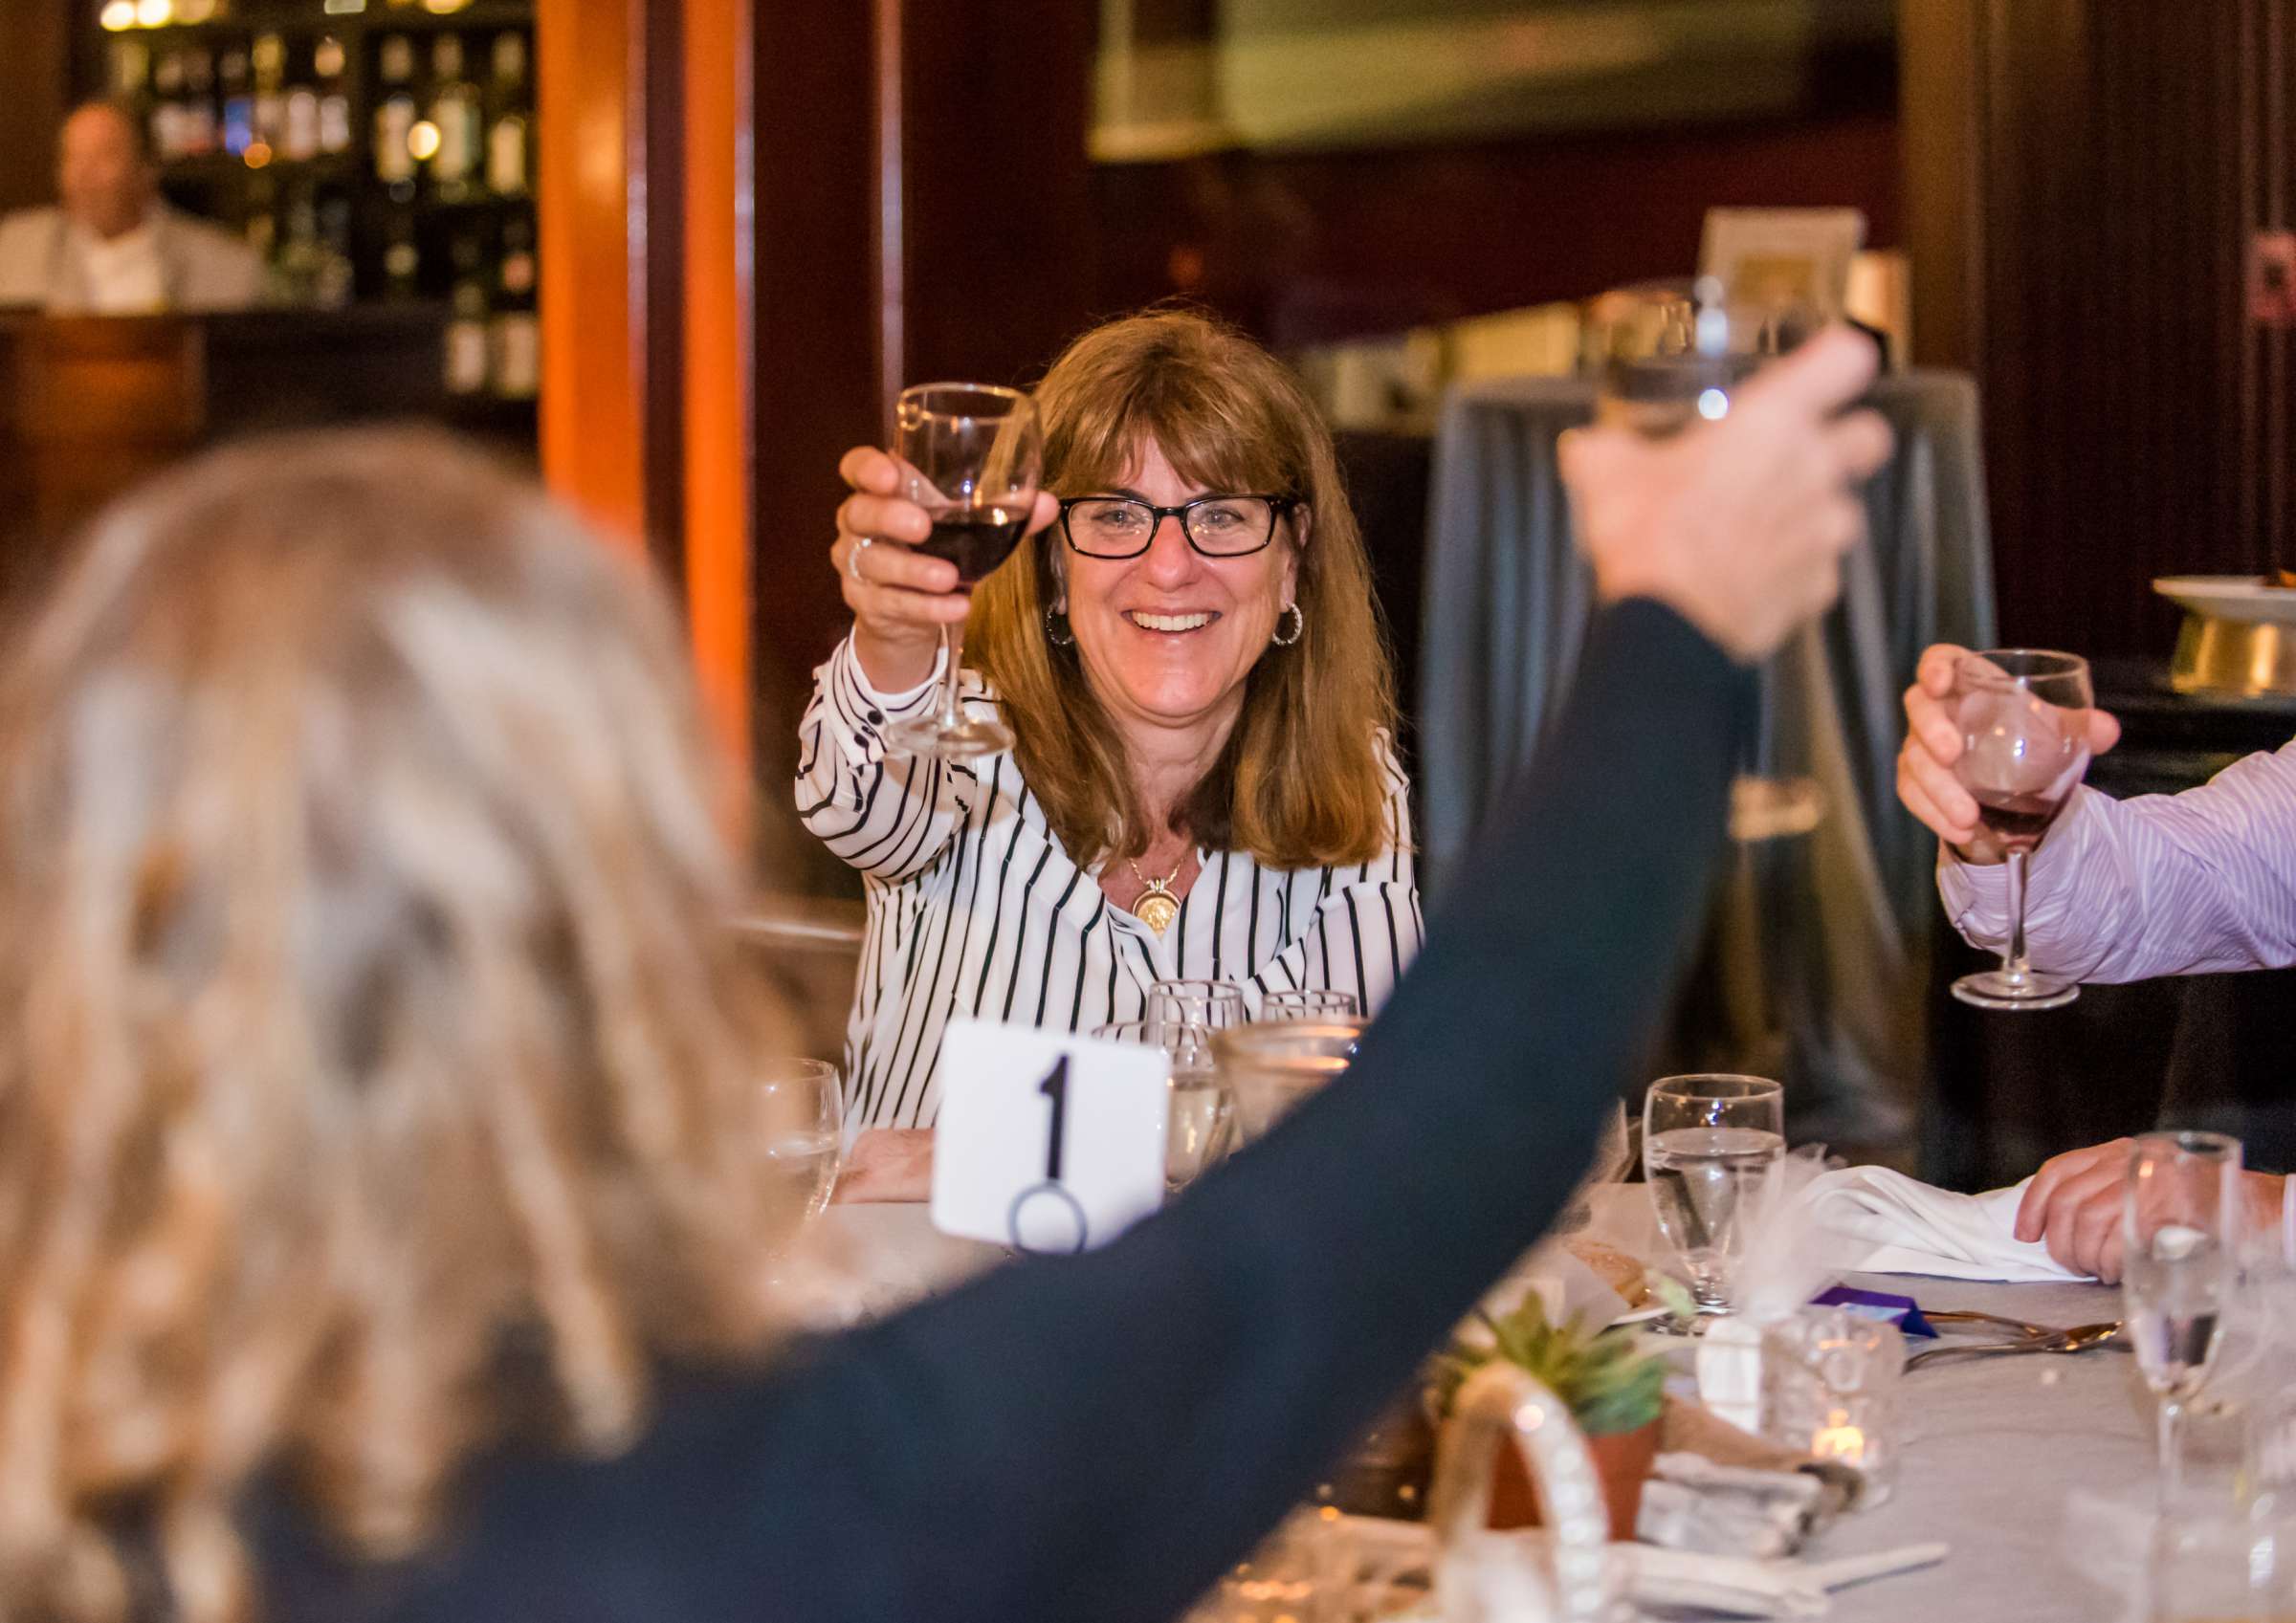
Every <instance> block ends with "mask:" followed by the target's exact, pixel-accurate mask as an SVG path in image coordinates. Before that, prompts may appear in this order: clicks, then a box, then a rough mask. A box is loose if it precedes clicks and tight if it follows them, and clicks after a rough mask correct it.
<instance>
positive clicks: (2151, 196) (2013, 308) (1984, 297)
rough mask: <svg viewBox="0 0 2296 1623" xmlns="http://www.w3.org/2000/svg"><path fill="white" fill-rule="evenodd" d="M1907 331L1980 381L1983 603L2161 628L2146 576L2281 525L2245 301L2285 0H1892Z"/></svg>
mask: <svg viewBox="0 0 2296 1623" xmlns="http://www.w3.org/2000/svg"><path fill="white" fill-rule="evenodd" d="M1904 21H1905V29H1906V34H1907V50H1906V56H1907V63H1908V75H1907V79H1906V85H1907V92H1908V98H1907V102H1906V108H1905V125H1906V143H1907V152H1908V158H1909V162H1910V164H1913V165H1914V173H1913V175H1912V178H1911V179H1910V182H1909V193H1910V197H1911V199H1912V204H1913V215H1912V220H1913V227H1912V234H1911V245H1912V249H1913V253H1914V276H1915V300H1916V303H1915V328H1914V333H1915V343H1916V347H1917V349H1919V350H1920V352H1921V353H1922V354H1923V355H1924V356H1925V358H1927V359H1930V360H1932V361H1936V362H1944V363H1948V364H1962V365H1969V366H1972V367H1974V368H1975V369H1976V371H1977V373H1978V375H1979V378H1980V379H1981V381H1982V383H1983V385H1984V389H1985V404H1986V414H1987V416H1986V452H1987V462H1988V476H1989V479H1990V481H1991V486H1992V493H1993V510H1994V519H1995V550H1996V560H1997V573H1998V581H1999V586H2000V594H2001V629H2002V634H2003V636H2004V637H2007V638H2009V639H2010V640H2012V641H2018V642H2033V643H2042V644H2050V645H2064V646H2068V647H2077V648H2081V649H2084V650H2086V651H2089V652H2092V653H2099V654H2132V655H2133V654H2148V653H2149V654H2154V655H2158V654H2163V653H2165V652H2166V651H2167V649H2168V647H2170V644H2171V640H2172V638H2173V636H2174V632H2175V613H2174V611H2173V610H2172V609H2171V608H2170V607H2169V606H2168V605H2167V604H2165V603H2162V602H2161V601H2160V600H2159V599H2157V598H2156V597H2154V596H2153V594H2152V592H2151V590H2150V587H2149V581H2151V580H2152V577H2154V576H2157V575H2163V574H2175V573H2192V572H2226V573H2247V572H2250V571H2261V570H2263V568H2265V567H2266V566H2267V565H2268V564H2270V563H2272V562H2273V561H2274V560H2275V559H2279V560H2281V561H2286V560H2287V559H2289V558H2291V557H2296V546H2291V545H2290V541H2289V537H2288V536H2287V527H2288V523H2289V520H2290V518H2291V517H2292V516H2296V515H2292V514H2291V512H2290V495H2291V492H2290V462H2291V459H2292V458H2296V425H2292V424H2291V421H2290V413H2289V409H2288V401H2287V389H2288V385H2289V382H2290V373H2289V362H2290V354H2289V347H2290V341H2291V340H2290V335H2289V334H2288V333H2287V332H2286V331H2285V330H2272V329H2267V328H2264V327H2261V326H2259V325H2258V324H2256V323H2255V322H2254V321H2252V320H2251V319H2250V317H2249V312H2248V300H2247V288H2246V274H2247V254H2248V247H2249V243H2250V241H2251V239H2252V237H2253V235H2254V233H2255V232H2256V231H2257V230H2261V229H2279V228H2285V227H2286V226H2288V225H2289V224H2290V223H2291V222H2290V219H2289V214H2288V204H2289V199H2288V174H2287V170H2288V146H2289V143H2290V141H2291V139H2296V126H2292V125H2291V123H2290V121H2289V118H2288V113H2289V108H2288V104H2287V86H2288V80H2289V77H2290V69H2291V66H2292V63H2291V53H2292V52H2296V28H2292V27H2291V23H2292V21H2296V0H2223V3H2222V4H2211V5H2202V6H2195V5H2191V4H2187V3H2185V0H2114V3H2113V4H2110V5H2099V4H2095V3H2093V0H1937V3H1935V4H1931V3H1927V0H1908V5H1907V7H1906V9H1905V12H1904Z"/></svg>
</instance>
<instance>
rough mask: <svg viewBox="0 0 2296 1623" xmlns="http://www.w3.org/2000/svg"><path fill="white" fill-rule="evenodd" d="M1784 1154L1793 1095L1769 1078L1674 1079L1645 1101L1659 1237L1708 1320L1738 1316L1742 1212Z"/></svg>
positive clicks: (1646, 1155) (1646, 1149)
mask: <svg viewBox="0 0 2296 1623" xmlns="http://www.w3.org/2000/svg"><path fill="white" fill-rule="evenodd" d="M1785 1152H1786V1114H1785V1092H1784V1089H1782V1088H1780V1087H1779V1086H1778V1085H1777V1083H1775V1082H1772V1081H1770V1080H1769V1079H1768V1078H1767V1077H1758V1076H1711V1075H1707V1076H1670V1077H1665V1078H1662V1079H1661V1080H1659V1081H1657V1082H1654V1083H1652V1084H1651V1085H1650V1091H1649V1093H1648V1094H1647V1095H1646V1096H1645V1099H1644V1101H1643V1175H1644V1176H1645V1178H1647V1179H1648V1180H1649V1183H1650V1205H1651V1208H1652V1209H1653V1210H1654V1211H1655V1212H1656V1213H1657V1215H1658V1228H1659V1232H1660V1233H1661V1234H1663V1235H1664V1236H1666V1239H1667V1243H1668V1244H1669V1245H1671V1246H1673V1248H1674V1250H1675V1253H1676V1255H1678V1256H1679V1257H1680V1258H1681V1259H1682V1262H1683V1266H1684V1268H1685V1269H1686V1270H1688V1272H1689V1276H1690V1282H1689V1283H1690V1294H1691V1295H1692V1296H1694V1297H1695V1298H1697V1302H1698V1309H1699V1311H1700V1312H1702V1313H1707V1314H1722V1313H1728V1312H1730V1311H1731V1310H1732V1306H1733V1304H1732V1301H1731V1278H1730V1271H1731V1266H1732V1264H1733V1262H1734V1261H1736V1260H1737V1251H1738V1240H1737V1217H1738V1205H1739V1202H1740V1200H1741V1198H1742V1197H1743V1196H1744V1195H1746V1194H1747V1192H1748V1191H1750V1190H1752V1189H1754V1188H1755V1187H1756V1186H1758V1185H1759V1184H1760V1183H1761V1181H1762V1178H1763V1176H1764V1175H1765V1174H1766V1173H1768V1172H1769V1170H1770V1168H1771V1167H1772V1166H1773V1165H1775V1164H1776V1163H1777V1161H1778V1159H1779V1158H1780V1157H1782V1156H1783V1155H1784V1154H1785Z"/></svg>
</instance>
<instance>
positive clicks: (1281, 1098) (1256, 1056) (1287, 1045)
mask: <svg viewBox="0 0 2296 1623" xmlns="http://www.w3.org/2000/svg"><path fill="white" fill-rule="evenodd" d="M1362 1036H1363V1021H1361V1020H1278V1021H1265V1020H1263V1021H1259V1022H1257V1023H1254V1024H1251V1025H1243V1026H1234V1027H1231V1028H1230V1029H1228V1030H1226V1031H1221V1032H1215V1033H1214V1034H1213V1036H1212V1051H1213V1053H1214V1055H1215V1056H1216V1058H1217V1060H1218V1062H1219V1066H1220V1080H1221V1082H1222V1083H1224V1084H1225V1086H1226V1087H1227V1090H1228V1092H1229V1093H1231V1094H1232V1095H1234V1097H1235V1101H1236V1123H1237V1128H1238V1133H1239V1137H1240V1138H1241V1139H1242V1141H1243V1142H1244V1143H1247V1144H1248V1143H1250V1142H1252V1141H1253V1140H1254V1139H1256V1138H1258V1137H1260V1136H1261V1135H1262V1134H1264V1133H1265V1132H1267V1131H1268V1130H1269V1128H1272V1127H1273V1126H1275V1124H1276V1123H1277V1122H1278V1121H1280V1120H1282V1119H1283V1117H1284V1115H1285V1113H1286V1112H1287V1111H1289V1110H1291V1108H1292V1107H1293V1106H1295V1105H1297V1104H1298V1103H1299V1102H1300V1101H1301V1100H1303V1099H1305V1098H1306V1097H1307V1096H1308V1095H1309V1094H1311V1093H1313V1092H1314V1091H1315V1090H1316V1089H1317V1088H1319V1087H1322V1086H1325V1085H1326V1084H1327V1083H1329V1082H1330V1081H1331V1080H1332V1079H1333V1078H1334V1077H1336V1076H1338V1075H1339V1074H1340V1073H1341V1072H1343V1071H1345V1070H1346V1069H1347V1067H1348V1064H1349V1063H1350V1062H1351V1061H1353V1060H1354V1059H1355V1057H1356V1044H1357V1043H1358V1042H1360V1041H1361V1040H1362Z"/></svg>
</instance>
